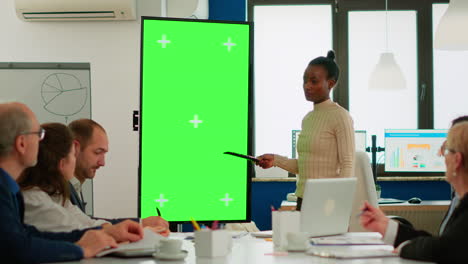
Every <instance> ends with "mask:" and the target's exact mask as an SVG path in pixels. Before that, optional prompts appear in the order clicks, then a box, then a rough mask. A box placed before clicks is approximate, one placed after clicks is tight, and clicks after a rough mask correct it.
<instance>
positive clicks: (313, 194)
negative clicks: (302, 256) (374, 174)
mask: <svg viewBox="0 0 468 264" xmlns="http://www.w3.org/2000/svg"><path fill="white" fill-rule="evenodd" d="M355 190H356V178H333V179H309V180H307V181H306V184H305V188H304V196H303V201H302V207H301V217H300V228H301V232H307V233H309V235H310V236H311V237H316V236H329V235H337V234H342V233H346V232H347V231H348V225H349V217H350V216H351V208H352V205H353V199H354V192H355Z"/></svg>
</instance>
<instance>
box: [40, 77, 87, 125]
mask: <svg viewBox="0 0 468 264" xmlns="http://www.w3.org/2000/svg"><path fill="white" fill-rule="evenodd" d="M41 96H42V100H43V101H44V109H45V110H46V111H48V112H49V113H52V114H55V115H59V116H64V117H65V119H68V117H69V116H72V115H74V114H76V113H78V112H80V111H81V110H82V109H83V107H84V106H85V105H86V101H87V100H88V87H85V86H83V85H82V84H81V82H80V80H79V79H78V78H77V77H76V76H74V75H72V74H68V73H53V74H50V75H49V76H47V77H46V78H45V80H44V82H43V83H42V87H41Z"/></svg>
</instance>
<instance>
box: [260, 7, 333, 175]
mask: <svg viewBox="0 0 468 264" xmlns="http://www.w3.org/2000/svg"><path fill="white" fill-rule="evenodd" d="M254 16H255V25H254V27H255V30H254V34H255V35H254V42H255V46H254V61H255V63H254V67H255V69H254V72H255V77H254V78H255V80H254V87H255V111H254V112H255V122H256V124H255V142H256V143H255V152H256V153H255V155H261V154H264V153H277V154H280V155H283V156H289V157H291V156H292V153H291V149H292V131H293V130H299V129H301V121H302V118H303V117H304V116H305V115H306V114H307V112H309V111H311V110H312V109H313V105H312V103H311V102H308V101H306V100H305V98H304V93H303V90H302V76H303V74H304V70H305V68H306V66H307V64H308V63H309V61H310V60H312V59H313V58H315V57H318V56H325V55H326V54H327V51H328V50H330V49H332V7H331V5H289V6H286V5H280V6H255V7H254ZM311 28H314V30H313V32H311V30H310V29H311ZM256 175H257V176H258V177H262V176H265V177H286V176H287V172H285V171H284V170H281V169H276V168H272V169H269V170H263V169H259V167H256Z"/></svg>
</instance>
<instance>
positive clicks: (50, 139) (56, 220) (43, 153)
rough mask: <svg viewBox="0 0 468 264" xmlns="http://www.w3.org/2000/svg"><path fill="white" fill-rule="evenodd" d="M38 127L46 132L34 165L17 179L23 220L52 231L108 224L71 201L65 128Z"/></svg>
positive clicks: (71, 153) (70, 152)
mask: <svg viewBox="0 0 468 264" xmlns="http://www.w3.org/2000/svg"><path fill="white" fill-rule="evenodd" d="M41 127H42V129H44V130H45V131H46V133H45V137H44V139H43V140H41V141H40V143H39V154H38V158H37V164H36V165H35V166H34V167H30V168H27V169H26V170H24V171H23V173H22V174H21V176H20V177H19V178H18V184H19V186H20V188H21V192H22V194H23V196H24V204H25V212H24V222H25V223H26V224H29V225H33V226H35V227H36V228H37V229H39V230H40V231H51V232H69V231H72V230H75V229H84V228H90V227H94V226H104V225H110V223H109V222H107V221H104V220H95V219H92V218H90V217H89V216H87V215H86V214H84V213H83V212H82V211H81V210H80V209H79V208H78V207H76V206H74V205H73V204H72V203H71V202H70V189H69V184H68V181H69V180H70V179H71V178H72V177H73V173H74V171H75V147H74V145H73V138H72V135H71V132H70V130H69V129H68V127H67V126H65V125H63V124H60V123H47V124H42V125H41Z"/></svg>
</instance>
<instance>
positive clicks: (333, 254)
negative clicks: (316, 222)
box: [307, 249, 398, 259]
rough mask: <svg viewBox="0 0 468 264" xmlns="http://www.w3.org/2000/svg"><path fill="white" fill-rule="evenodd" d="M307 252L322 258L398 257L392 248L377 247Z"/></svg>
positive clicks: (311, 250)
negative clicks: (373, 248)
mask: <svg viewBox="0 0 468 264" xmlns="http://www.w3.org/2000/svg"><path fill="white" fill-rule="evenodd" d="M307 254H309V255H312V256H317V257H321V258H336V259H361V258H386V257H398V254H396V253H393V252H392V251H390V250H384V249H375V250H370V249H366V250H349V251H337V250H320V249H310V250H309V251H307Z"/></svg>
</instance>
